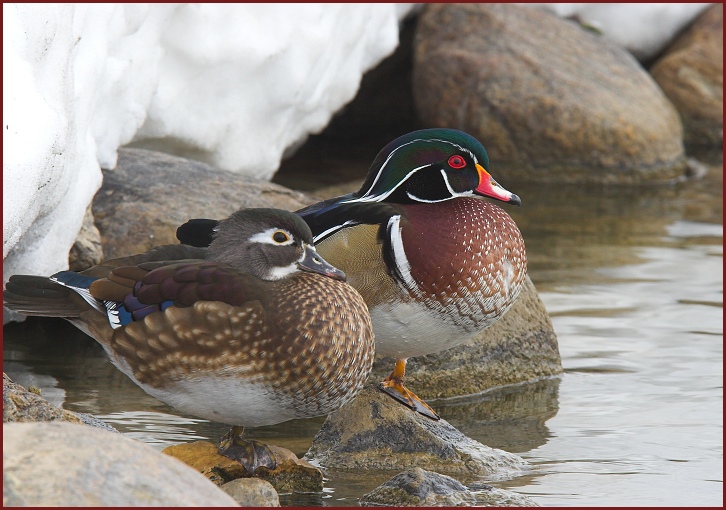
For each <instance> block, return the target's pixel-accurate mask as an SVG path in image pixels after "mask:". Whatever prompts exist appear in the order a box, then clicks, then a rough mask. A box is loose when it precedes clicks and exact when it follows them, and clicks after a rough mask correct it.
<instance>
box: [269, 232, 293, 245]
mask: <svg viewBox="0 0 726 510" xmlns="http://www.w3.org/2000/svg"><path fill="white" fill-rule="evenodd" d="M272 240H273V241H274V242H275V243H277V244H285V243H287V242H288V241H289V240H290V236H289V235H288V234H287V232H284V231H282V230H275V232H273V233H272Z"/></svg>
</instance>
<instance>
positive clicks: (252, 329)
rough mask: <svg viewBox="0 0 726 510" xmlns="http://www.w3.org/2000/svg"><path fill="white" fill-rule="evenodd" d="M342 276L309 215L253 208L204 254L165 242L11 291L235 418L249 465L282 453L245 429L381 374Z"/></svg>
mask: <svg viewBox="0 0 726 510" xmlns="http://www.w3.org/2000/svg"><path fill="white" fill-rule="evenodd" d="M344 280H345V274H344V273H343V272H342V271H340V270H339V269H337V268H335V267H333V266H332V265H330V264H329V263H327V262H326V261H325V260H323V259H322V257H321V256H320V255H319V254H318V253H317V252H316V250H315V248H314V247H313V238H312V233H311V231H310V228H309V227H308V226H307V225H306V224H305V222H304V221H302V219H300V217H299V216H297V215H295V214H293V213H290V212H287V211H281V210H276V209H244V210H241V211H238V212H236V213H235V214H233V215H232V216H231V217H230V218H228V219H226V220H224V221H221V222H219V225H218V227H217V229H216V232H215V233H214V237H213V241H212V243H211V245H210V246H209V247H208V248H194V247H190V246H184V245H167V246H161V247H158V248H155V249H154V250H152V251H150V252H147V253H145V254H142V255H136V256H132V257H126V258H123V259H116V260H111V261H108V262H106V263H104V264H103V265H100V266H96V267H93V268H91V269H88V270H86V271H84V272H83V273H80V274H79V273H74V272H71V271H61V272H59V273H56V274H55V275H53V276H51V277H40V276H24V275H19V276H18V275H16V276H11V277H10V279H9V281H8V283H7V285H6V288H5V292H4V295H3V299H4V303H5V306H7V307H8V308H10V309H12V310H16V311H18V312H20V313H22V314H25V315H37V316H46V317H62V318H64V319H67V320H69V321H70V322H71V323H73V324H74V325H75V326H77V327H78V328H79V329H81V330H82V331H83V332H85V333H86V334H88V335H90V336H91V337H93V338H94V339H96V340H97V341H98V342H99V343H100V344H101V345H102V346H103V348H104V349H105V350H106V353H107V354H108V356H109V358H110V359H111V361H112V362H113V364H114V365H116V367H117V368H118V369H119V370H121V371H122V372H123V373H124V374H126V375H127V376H128V377H129V378H131V380H132V381H134V382H135V383H136V384H137V385H139V386H140V387H141V388H142V389H143V390H144V391H146V392H147V393H149V394H150V395H152V396H154V397H156V398H157V399H159V400H161V401H162V402H165V403H167V404H169V405H171V406H173V407H175V408H177V409H179V410H181V411H184V412H187V413H190V414H192V415H195V416H199V417H201V418H205V419H208V420H212V421H217V422H223V423H228V424H231V425H234V426H236V427H235V428H233V430H232V432H231V433H230V434H229V435H228V436H227V437H226V439H225V441H224V442H223V446H224V447H226V449H225V450H223V453H224V454H226V455H228V456H230V457H232V458H237V459H238V460H240V461H242V462H243V464H245V465H246V467H247V468H248V470H249V471H250V472H252V471H254V469H255V468H256V467H258V466H259V465H260V464H262V465H267V466H268V467H273V466H274V461H272V459H271V458H267V457H268V456H269V455H270V454H269V451H268V450H266V449H265V448H263V447H261V446H260V445H259V444H255V443H246V442H244V441H242V440H241V439H239V436H240V435H241V432H242V427H243V426H252V427H256V426H261V425H271V424H274V423H279V422H282V421H286V420H290V419H293V418H309V417H314V416H321V415H325V414H328V413H331V412H332V411H335V410H336V409H338V408H340V407H341V406H342V405H344V404H345V403H346V402H348V401H349V400H351V399H352V398H353V396H354V395H355V394H356V393H357V392H358V391H359V390H360V389H361V387H362V385H363V383H364V382H365V380H366V378H367V377H368V374H369V373H370V371H371V368H372V365H373V357H374V340H373V329H372V326H371V322H370V316H369V314H368V311H367V308H366V304H365V303H364V301H363V299H362V298H361V296H360V295H359V294H358V292H356V291H355V289H353V287H351V286H350V285H348V284H347V283H345V282H344ZM255 457H259V458H255Z"/></svg>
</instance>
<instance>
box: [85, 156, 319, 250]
mask: <svg viewBox="0 0 726 510" xmlns="http://www.w3.org/2000/svg"><path fill="white" fill-rule="evenodd" d="M310 203H312V200H311V199H310V198H307V197H305V195H303V194H302V193H298V192H295V191H292V190H290V189H287V188H284V187H282V186H279V185H276V184H272V183H269V182H266V181H262V180H259V179H255V178H252V177H246V176H243V175H240V174H236V173H232V172H228V171H224V170H219V169H216V168H213V167H211V166H209V165H207V164H204V163H200V162H197V161H192V160H189V159H185V158H180V157H176V156H170V155H168V154H164V153H162V152H156V151H151V150H146V149H120V150H119V159H118V164H117V166H116V168H115V169H113V170H107V171H104V174H103V186H101V189H100V190H99V191H98V193H96V196H95V197H94V199H93V216H94V218H95V224H96V226H97V227H98V229H99V231H100V232H101V239H102V241H103V255H104V258H105V259H112V258H116V257H122V256H126V255H134V254H137V253H143V252H145V251H148V250H150V249H151V248H153V247H155V246H159V245H162V244H177V243H178V242H179V241H177V239H176V229H177V227H178V226H179V225H181V224H183V223H184V222H186V221H187V220H189V219H190V218H217V219H222V218H226V217H227V216H229V215H230V214H232V213H233V212H234V211H236V210H238V209H241V208H243V207H278V208H280V209H288V210H294V209H299V208H301V207H304V206H305V205H308V204H310Z"/></svg>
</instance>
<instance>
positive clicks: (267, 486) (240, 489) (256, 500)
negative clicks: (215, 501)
mask: <svg viewBox="0 0 726 510" xmlns="http://www.w3.org/2000/svg"><path fill="white" fill-rule="evenodd" d="M220 488H221V489H222V490H223V491H224V492H226V493H227V494H229V495H230V496H232V498H233V499H234V500H235V501H236V502H237V503H239V505H240V506H280V498H279V496H278V495H277V491H275V488H274V487H273V486H272V484H271V483H270V482H266V481H265V480H261V479H259V478H237V479H236V480H232V481H231V482H227V483H225V484H224V485H222V486H221V487H220Z"/></svg>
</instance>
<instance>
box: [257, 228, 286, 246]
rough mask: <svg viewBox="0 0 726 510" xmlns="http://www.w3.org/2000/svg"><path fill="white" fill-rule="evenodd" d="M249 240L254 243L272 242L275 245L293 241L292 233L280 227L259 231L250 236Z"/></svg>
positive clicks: (283, 244)
mask: <svg viewBox="0 0 726 510" xmlns="http://www.w3.org/2000/svg"><path fill="white" fill-rule="evenodd" d="M250 241H252V242H254V243H264V244H272V245H275V246H287V245H289V244H292V243H293V238H292V234H290V232H288V231H287V230H284V229H281V228H271V229H268V230H265V231H264V232H259V233H257V234H255V235H253V236H252V237H250Z"/></svg>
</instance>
